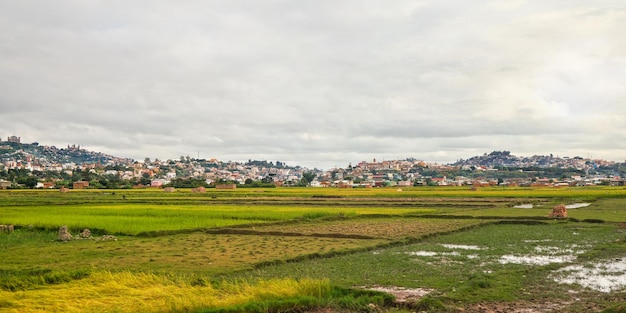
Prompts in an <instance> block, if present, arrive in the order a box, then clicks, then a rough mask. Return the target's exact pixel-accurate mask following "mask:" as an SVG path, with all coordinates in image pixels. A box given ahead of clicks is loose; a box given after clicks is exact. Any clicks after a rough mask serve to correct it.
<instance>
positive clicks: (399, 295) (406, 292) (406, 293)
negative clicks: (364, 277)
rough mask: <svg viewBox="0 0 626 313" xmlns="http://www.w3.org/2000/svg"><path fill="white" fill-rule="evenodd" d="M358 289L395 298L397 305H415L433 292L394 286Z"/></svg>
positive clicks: (424, 289) (431, 290)
mask: <svg viewBox="0 0 626 313" xmlns="http://www.w3.org/2000/svg"><path fill="white" fill-rule="evenodd" d="M358 288H359V289H366V290H373V291H380V292H384V293H388V294H390V295H392V296H394V297H395V298H396V302H397V303H415V302H417V301H419V300H420V299H421V298H422V297H424V296H426V295H428V294H429V293H431V292H433V290H434V289H426V288H403V287H396V286H372V287H358Z"/></svg>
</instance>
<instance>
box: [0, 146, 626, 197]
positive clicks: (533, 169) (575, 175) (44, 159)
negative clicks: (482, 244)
mask: <svg viewBox="0 0 626 313" xmlns="http://www.w3.org/2000/svg"><path fill="white" fill-rule="evenodd" d="M20 141H21V138H20V137H17V136H10V137H7V140H6V141H0V188H3V189H6V188H76V189H78V188H163V187H168V186H171V187H200V186H202V187H214V186H216V185H225V184H226V185H230V186H233V187H280V186H311V187H336V188H372V187H410V186H471V187H484V186H526V187H538V186H550V187H561V186H593V185H615V186H623V185H624V183H625V179H624V177H626V162H625V163H620V162H614V161H606V160H598V159H590V158H582V157H558V156H553V155H549V156H531V157H517V156H514V155H511V153H510V152H508V151H494V152H492V153H489V154H487V153H485V154H484V155H482V156H474V157H471V158H469V159H467V160H459V161H457V162H455V163H452V164H438V163H432V162H426V161H422V160H417V159H413V158H407V159H403V160H376V159H373V160H371V161H361V162H359V163H357V164H348V166H346V167H343V168H332V169H328V170H320V169H309V168H305V167H301V166H290V165H287V164H285V163H283V162H280V161H275V162H273V161H257V160H248V161H247V162H235V161H220V160H217V159H208V160H207V159H196V158H191V157H189V156H181V157H180V158H179V159H178V160H171V159H168V160H159V159H154V160H150V159H149V158H146V159H144V160H141V161H139V160H132V159H129V158H119V157H114V156H111V155H107V154H103V153H100V152H93V151H88V150H86V149H84V148H81V147H80V146H77V145H68V146H67V147H64V148H57V147H54V146H42V145H39V144H38V143H30V144H26V143H21V142H20Z"/></svg>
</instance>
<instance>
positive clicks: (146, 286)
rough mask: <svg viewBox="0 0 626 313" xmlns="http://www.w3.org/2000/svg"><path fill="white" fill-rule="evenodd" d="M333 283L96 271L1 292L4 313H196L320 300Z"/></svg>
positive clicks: (0, 302) (326, 281)
mask: <svg viewBox="0 0 626 313" xmlns="http://www.w3.org/2000/svg"><path fill="white" fill-rule="evenodd" d="M330 290H331V286H330V283H329V281H328V280H310V279H300V280H294V279H270V280H261V281H258V282H255V283H248V282H237V283H222V284H220V285H219V286H217V287H215V286H211V285H208V286H207V285H205V286H195V285H192V284H191V283H190V282H187V281H184V280H182V279H172V278H168V277H166V276H160V275H155V274H149V273H133V272H127V271H125V272H116V273H112V272H108V271H95V272H93V273H91V274H90V275H89V277H87V278H84V279H80V280H75V281H71V282H69V283H65V284H60V285H52V286H47V287H46V288H42V289H33V290H23V291H16V292H7V291H2V290H0V311H2V312H16V313H17V312H19V313H35V312H63V313H73V312H81V313H82V312H192V311H197V310H200V309H206V308H216V307H230V306H237V305H242V304H246V303H253V302H256V301H264V300H278V299H281V298H293V297H302V296H308V297H316V298H320V297H323V296H325V295H327V294H328V293H330Z"/></svg>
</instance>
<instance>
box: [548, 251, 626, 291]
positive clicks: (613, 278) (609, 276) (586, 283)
mask: <svg viewBox="0 0 626 313" xmlns="http://www.w3.org/2000/svg"><path fill="white" fill-rule="evenodd" d="M553 278H554V280H555V281H556V282H558V283H561V284H578V285H581V286H583V287H586V288H590V289H593V290H596V291H600V292H613V291H617V290H620V289H623V288H625V287H626V261H625V260H623V259H616V260H615V261H607V262H603V263H598V264H594V265H592V266H582V265H571V266H566V267H564V268H562V269H560V270H558V271H557V272H556V273H555V274H554V275H553Z"/></svg>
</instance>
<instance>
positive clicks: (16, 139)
mask: <svg viewBox="0 0 626 313" xmlns="http://www.w3.org/2000/svg"><path fill="white" fill-rule="evenodd" d="M20 140H21V138H20V137H17V136H11V137H7V141H8V142H15V143H20Z"/></svg>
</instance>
